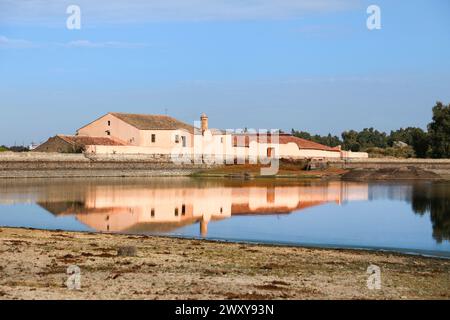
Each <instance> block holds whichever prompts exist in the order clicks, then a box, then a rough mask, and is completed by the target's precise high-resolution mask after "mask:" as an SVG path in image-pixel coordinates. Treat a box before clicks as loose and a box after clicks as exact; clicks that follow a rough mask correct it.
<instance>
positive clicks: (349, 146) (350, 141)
mask: <svg viewBox="0 0 450 320" xmlns="http://www.w3.org/2000/svg"><path fill="white" fill-rule="evenodd" d="M341 136H342V141H343V147H344V150H351V151H355V152H357V151H359V150H361V145H360V144H359V142H358V132H356V131H355V130H350V131H344V132H342V135H341Z"/></svg>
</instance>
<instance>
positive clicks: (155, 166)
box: [0, 152, 211, 178]
mask: <svg viewBox="0 0 450 320" xmlns="http://www.w3.org/2000/svg"><path fill="white" fill-rule="evenodd" d="M209 167H211V165H207V164H182V165H179V164H175V163H173V162H171V161H169V159H168V158H166V157H163V156H158V155H152V156H148V155H126V156H125V155H107V156H98V155H96V156H92V155H88V156H85V155H84V154H61V153H39V152H27V153H12V152H4V153H0V178H14V177H93V176H95V177H115V176H116V177H122V176H127V177H134V176H181V175H190V174H192V173H195V172H197V171H199V170H201V169H206V168H209Z"/></svg>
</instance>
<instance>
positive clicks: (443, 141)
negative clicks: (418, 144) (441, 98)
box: [428, 102, 450, 158]
mask: <svg viewBox="0 0 450 320" xmlns="http://www.w3.org/2000/svg"><path fill="white" fill-rule="evenodd" d="M428 133H429V136H430V146H431V156H432V157H433V158H450V104H449V105H447V106H446V105H444V104H443V103H442V102H437V103H436V105H435V106H434V107H433V120H432V122H431V123H430V124H429V125H428Z"/></svg>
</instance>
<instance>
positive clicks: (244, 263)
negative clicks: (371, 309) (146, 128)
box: [0, 228, 450, 299]
mask: <svg viewBox="0 0 450 320" xmlns="http://www.w3.org/2000/svg"><path fill="white" fill-rule="evenodd" d="M119 246H130V247H132V248H135V250H136V252H134V249H132V250H121V255H118V251H119V250H118V249H119ZM0 253H1V259H0V274H1V277H0V298H1V299H343V298H345V299H355V298H356V299H366V298H367V299H449V298H450V261H449V260H441V259H433V258H423V257H414V256H405V255H399V254H390V253H380V252H366V251H355V250H328V249H327V250H322V249H307V248H292V247H274V246H263V245H243V244H231V243H215V242H206V241H199V240H181V239H171V238H159V237H143V236H127V235H110V234H92V233H70V232H62V231H40V230H28V229H10V228H0ZM127 254H129V255H131V256H126V255H127ZM134 254H136V255H135V256H133V255H134ZM124 255H125V256H124ZM74 264H75V265H78V266H79V267H80V269H81V290H80V291H76V290H75V291H73V290H69V289H67V287H66V285H65V284H64V283H65V281H66V280H67V275H66V274H65V273H66V270H67V267H68V266H70V265H74ZM370 264H375V265H377V266H379V267H380V268H381V280H382V286H381V290H369V289H368V288H367V285H366V281H367V277H368V275H367V274H366V270H367V267H368V266H369V265H370Z"/></svg>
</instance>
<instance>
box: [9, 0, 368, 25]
mask: <svg viewBox="0 0 450 320" xmlns="http://www.w3.org/2000/svg"><path fill="white" fill-rule="evenodd" d="M360 2H361V1H360V0H115V1H110V0H96V1H92V0H77V1H73V0H0V23H1V22H3V23H7V24H8V23H9V24H14V23H33V24H42V23H46V24H60V25H64V23H65V17H67V14H66V8H67V6H68V5H70V4H77V5H78V6H80V8H81V12H82V19H83V25H84V26H89V25H96V24H99V23H112V24H118V23H135V22H136V23H141V22H153V21H211V20H213V21H214V20H218V21H223V20H261V19H289V18H298V17H302V16H304V15H307V14H311V13H327V12H336V11H343V10H349V9H353V8H355V7H357V6H359V5H360Z"/></svg>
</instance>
